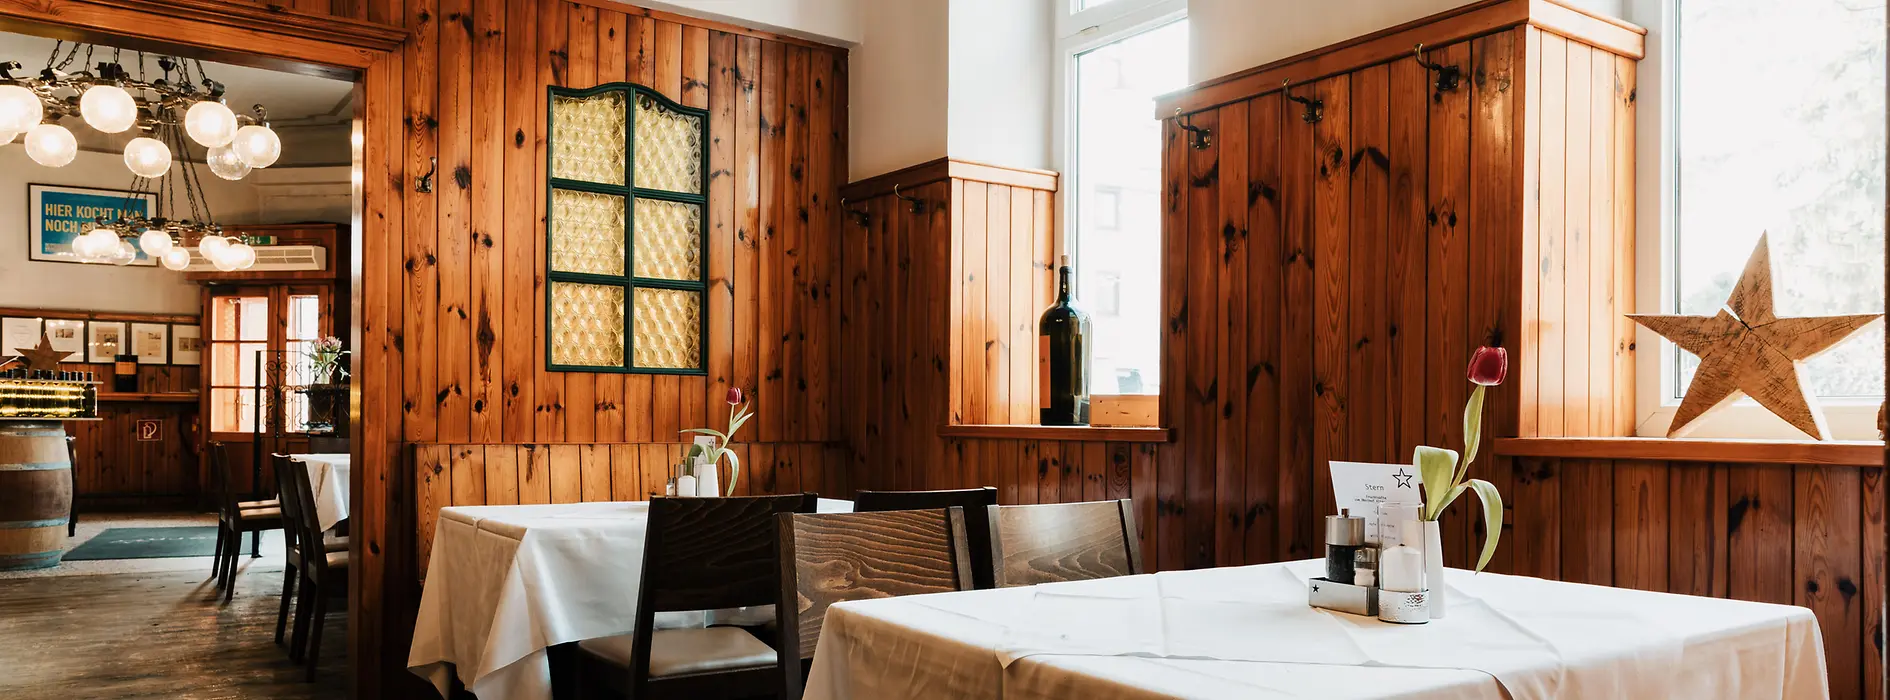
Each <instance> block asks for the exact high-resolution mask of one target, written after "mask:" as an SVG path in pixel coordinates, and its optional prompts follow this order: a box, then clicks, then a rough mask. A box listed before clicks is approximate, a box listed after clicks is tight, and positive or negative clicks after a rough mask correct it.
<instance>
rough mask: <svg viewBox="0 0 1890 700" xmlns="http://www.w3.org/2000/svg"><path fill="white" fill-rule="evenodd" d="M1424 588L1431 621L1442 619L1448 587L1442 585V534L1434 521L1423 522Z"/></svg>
mask: <svg viewBox="0 0 1890 700" xmlns="http://www.w3.org/2000/svg"><path fill="white" fill-rule="evenodd" d="M1424 587H1425V588H1426V589H1429V590H1428V591H1427V592H1426V594H1425V597H1426V600H1427V601H1428V604H1429V606H1430V609H1431V619H1433V620H1442V619H1444V608H1445V605H1446V603H1445V600H1444V591H1445V590H1446V589H1448V588H1449V586H1447V585H1445V584H1444V534H1443V532H1442V531H1441V530H1439V529H1438V528H1437V521H1435V520H1426V521H1424Z"/></svg>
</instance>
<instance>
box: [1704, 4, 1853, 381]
mask: <svg viewBox="0 0 1890 700" xmlns="http://www.w3.org/2000/svg"><path fill="white" fill-rule="evenodd" d="M1679 21H1680V27H1681V30H1682V31H1681V32H1680V34H1679V36H1680V40H1679V42H1678V43H1679V63H1678V71H1679V75H1678V77H1679V80H1678V83H1679V85H1678V91H1677V94H1678V96H1679V102H1680V104H1679V109H1678V121H1677V123H1676V129H1675V132H1676V137H1675V139H1676V142H1677V147H1678V159H1677V163H1678V166H1679V187H1678V192H1677V194H1678V198H1679V201H1678V226H1677V227H1676V228H1677V235H1678V240H1677V241H1676V254H1675V256H1674V258H1675V269H1674V270H1673V272H1674V274H1675V277H1674V280H1675V284H1674V287H1673V289H1674V293H1675V295H1676V298H1677V299H1678V301H1679V307H1680V308H1679V311H1680V312H1681V313H1685V314H1699V315H1711V314H1713V313H1715V312H1716V311H1717V310H1718V309H1719V308H1720V307H1721V305H1723V304H1724V303H1725V302H1726V297H1727V294H1728V293H1729V292H1730V291H1731V289H1732V286H1733V283H1734V282H1735V281H1736V280H1738V278H1739V273H1740V271H1741V269H1742V268H1743V267H1744V266H1745V262H1746V258H1747V256H1748V255H1750V254H1751V252H1752V246H1753V245H1754V243H1755V242H1757V240H1758V238H1759V234H1760V233H1762V232H1769V241H1770V245H1771V250H1772V261H1773V265H1774V267H1775V269H1776V271H1777V276H1776V277H1775V278H1774V280H1775V283H1774V287H1773V289H1774V292H1775V294H1776V296H1777V299H1778V312H1779V315H1780V316H1808V315H1829V314H1849V313H1869V312H1876V311H1882V310H1883V296H1884V290H1883V278H1884V273H1883V257H1884V256H1883V246H1884V227H1883V223H1884V219H1883V211H1884V160H1883V158H1884V60H1883V56H1884V30H1883V28H1884V3H1882V2H1855V1H1853V0H1686V1H1685V2H1682V3H1681V4H1680V14H1679ZM1754 37H1764V41H1763V42H1760V43H1757V44H1755V43H1754ZM1765 47H1770V48H1765ZM1883 339H1884V336H1883V326H1882V325H1881V324H1878V325H1875V326H1873V327H1871V328H1869V329H1867V330H1866V331H1864V332H1860V333H1858V334H1857V335H1855V336H1853V337H1852V338H1851V340H1850V341H1848V342H1846V343H1844V344H1842V345H1839V346H1837V347H1836V348H1833V349H1832V350H1831V351H1829V352H1827V353H1825V354H1824V355H1822V356H1819V357H1817V358H1816V359H1813V360H1812V361H1811V362H1809V363H1807V365H1808V367H1807V369H1808V373H1809V375H1810V381H1811V385H1812V387H1813V388H1814V389H1815V390H1816V391H1817V392H1818V394H1820V395H1822V396H1872V397H1875V396H1881V395H1882V394H1883V386H1884V374H1883V369H1884V364H1883V342H1884V340H1883ZM1669 347H1671V345H1669ZM1675 352H1676V354H1677V357H1678V359H1679V367H1680V370H1681V371H1680V372H1679V373H1678V375H1679V376H1678V377H1677V379H1678V383H1677V384H1675V385H1674V386H1673V391H1674V393H1675V394H1676V395H1678V394H1679V393H1680V392H1682V391H1684V390H1685V387H1686V385H1687V382H1688V381H1690V380H1691V379H1692V375H1693V371H1694V369H1695V368H1697V367H1698V364H1699V362H1698V360H1697V359H1696V358H1694V357H1693V356H1692V355H1691V354H1688V353H1686V352H1681V351H1678V350H1675Z"/></svg>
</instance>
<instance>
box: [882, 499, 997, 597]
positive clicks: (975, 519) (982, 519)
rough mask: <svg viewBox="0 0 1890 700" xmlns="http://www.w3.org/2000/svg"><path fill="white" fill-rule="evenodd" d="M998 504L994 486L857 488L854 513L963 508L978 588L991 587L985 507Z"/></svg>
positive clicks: (974, 576)
mask: <svg viewBox="0 0 1890 700" xmlns="http://www.w3.org/2000/svg"><path fill="white" fill-rule="evenodd" d="M995 505H997V489H996V488H993V487H990V486H985V487H982V488H975V489H947V490H943V491H856V492H854V494H853V512H855V513H873V512H880V511H888V510H934V509H939V508H951V507H953V506H957V507H959V508H963V509H964V510H965V546H966V547H967V548H968V549H969V550H970V552H971V583H972V585H973V586H974V587H977V588H991V587H992V579H991V519H990V516H988V515H986V514H985V512H984V511H985V509H986V508H988V507H991V506H995Z"/></svg>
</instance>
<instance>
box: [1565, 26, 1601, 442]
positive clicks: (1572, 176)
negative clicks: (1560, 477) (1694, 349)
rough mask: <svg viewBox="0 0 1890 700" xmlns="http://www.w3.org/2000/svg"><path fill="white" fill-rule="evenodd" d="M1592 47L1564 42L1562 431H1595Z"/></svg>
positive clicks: (1568, 432) (1569, 432)
mask: <svg viewBox="0 0 1890 700" xmlns="http://www.w3.org/2000/svg"><path fill="white" fill-rule="evenodd" d="M1593 56H1594V49H1591V48H1589V47H1588V46H1587V45H1585V44H1582V43H1580V42H1569V43H1568V56H1567V59H1566V60H1565V64H1566V65H1565V67H1566V69H1567V71H1568V78H1567V82H1566V89H1567V99H1566V101H1565V107H1566V109H1567V112H1566V116H1565V117H1564V118H1563V123H1564V127H1565V129H1566V132H1565V134H1566V135H1565V137H1564V141H1563V147H1562V232H1561V234H1560V235H1559V239H1558V241H1559V245H1560V247H1561V249H1562V254H1563V270H1564V272H1563V277H1562V284H1563V289H1564V291H1563V293H1562V327H1563V329H1564V331H1563V333H1562V345H1563V351H1562V365H1561V367H1562V434H1563V435H1593V434H1594V432H1593V430H1594V415H1593V414H1592V413H1591V409H1590V406H1591V405H1592V403H1593V401H1592V396H1591V392H1592V391H1593V388H1592V387H1591V386H1590V385H1589V380H1590V373H1589V371H1588V367H1589V364H1588V349H1589V347H1590V339H1589V325H1588V323H1589V320H1590V319H1589V313H1588V306H1589V303H1588V302H1589V294H1590V292H1591V291H1592V290H1591V289H1590V287H1589V286H1588V285H1589V283H1590V281H1591V279H1590V277H1589V264H1588V253H1589V239H1590V238H1592V237H1593V231H1592V230H1590V228H1589V225H1588V216H1589V214H1590V208H1589V207H1590V205H1589V201H1588V188H1589V187H1590V186H1591V184H1592V183H1591V182H1590V181H1589V170H1588V166H1589V161H1590V160H1591V158H1590V156H1589V150H1590V140H1589V139H1590V136H1591V134H1592V131H1591V126H1592V125H1591V124H1590V122H1589V120H1590V119H1591V118H1593V116H1594V109H1593V107H1591V106H1590V105H1589V97H1590V95H1589V91H1590V90H1592V89H1593V86H1594V78H1593V77H1592V76H1591V75H1590V72H1591V71H1592V70H1593V67H1594V58H1593Z"/></svg>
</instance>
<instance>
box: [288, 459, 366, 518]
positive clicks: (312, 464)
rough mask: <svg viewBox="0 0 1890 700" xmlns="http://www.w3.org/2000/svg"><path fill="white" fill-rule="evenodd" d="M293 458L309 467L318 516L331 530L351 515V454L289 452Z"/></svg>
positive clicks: (309, 477)
mask: <svg viewBox="0 0 1890 700" xmlns="http://www.w3.org/2000/svg"><path fill="white" fill-rule="evenodd" d="M289 459H293V460H295V461H297V462H301V463H302V464H303V465H304V466H307V467H308V485H309V487H310V489H311V490H312V491H314V493H315V518H316V520H319V521H320V522H321V526H322V531H323V532H327V531H328V530H331V529H333V528H334V527H335V523H338V522H341V521H343V520H346V519H348V470H349V468H350V465H351V464H352V463H351V462H350V461H349V458H348V455H347V454H345V453H343V454H307V455H289Z"/></svg>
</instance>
